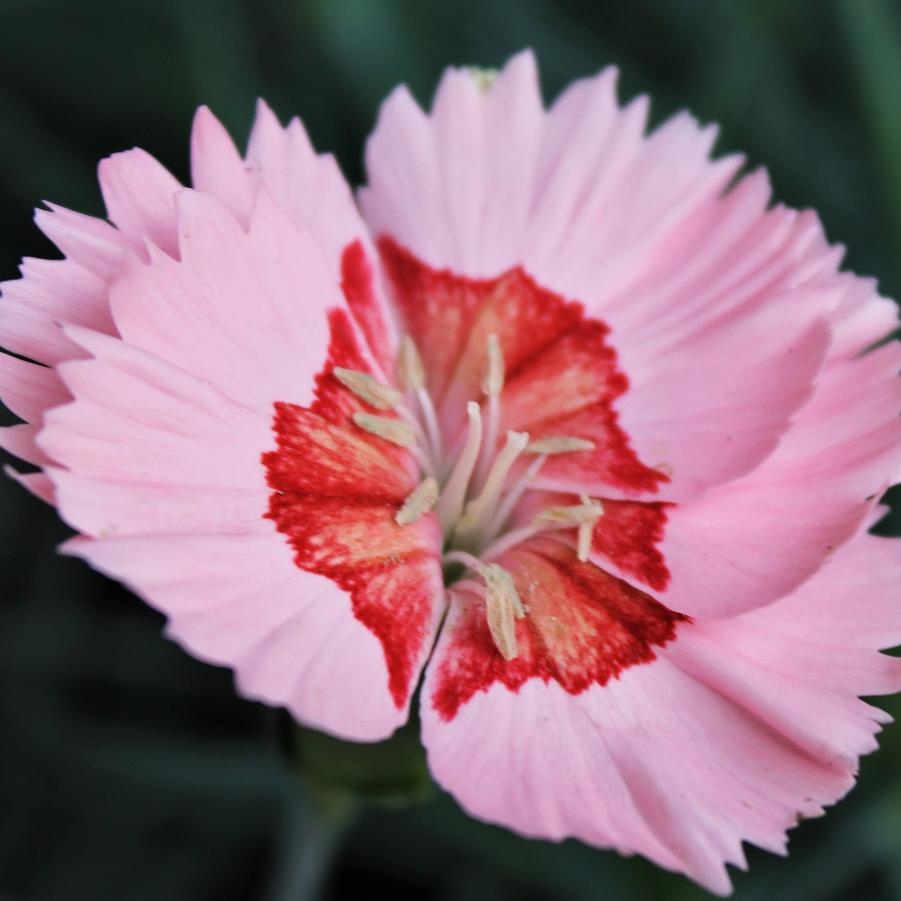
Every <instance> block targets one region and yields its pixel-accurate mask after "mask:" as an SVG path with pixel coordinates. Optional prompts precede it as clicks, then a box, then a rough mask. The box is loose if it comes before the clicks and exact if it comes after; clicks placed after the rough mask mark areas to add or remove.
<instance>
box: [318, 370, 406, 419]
mask: <svg viewBox="0 0 901 901" xmlns="http://www.w3.org/2000/svg"><path fill="white" fill-rule="evenodd" d="M332 372H333V373H334V374H335V378H336V379H338V381H339V382H341V384H342V385H344V387H345V388H347V389H349V390H350V391H352V392H353V393H354V394H356V396H357V397H359V398H361V399H362V400H364V401H366V403H367V404H369V405H370V406H371V407H375V408H376V409H377V410H393V409H394V408H395V407H396V406H397V405H398V404H399V403H400V402H401V400H403V394H401V393H400V391H398V390H397V388H392V387H391V386H390V385H383V384H382V383H381V382H378V381H376V380H375V379H374V378H373V377H372V376H371V375H367V374H366V373H365V372H357V371H356V370H355V369H345V368H344V367H343V366H336V367H335V368H334V369H333V370H332Z"/></svg>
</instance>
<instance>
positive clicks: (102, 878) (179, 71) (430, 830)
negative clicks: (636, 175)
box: [0, 0, 901, 901]
mask: <svg viewBox="0 0 901 901" xmlns="http://www.w3.org/2000/svg"><path fill="white" fill-rule="evenodd" d="M524 46H531V47H533V48H534V49H535V50H536V51H537V53H538V56H539V60H540V64H541V67H542V77H543V81H544V88H545V92H546V95H547V96H549V97H552V96H554V95H555V94H556V93H557V92H558V91H559V90H560V89H561V87H562V86H563V85H565V84H566V83H567V82H568V81H570V80H571V79H573V78H574V77H578V76H583V75H586V74H590V73H592V72H594V71H596V70H597V69H599V68H600V67H601V66H603V65H606V64H607V63H610V62H616V63H618V64H620V66H621V68H622V82H621V84H622V92H623V95H624V96H626V97H629V96H631V95H633V94H635V93H637V92H641V91H650V92H651V94H652V95H653V98H654V112H655V119H656V120H660V119H662V118H664V117H666V116H668V115H670V114H671V113H673V112H674V111H676V110H678V109H680V108H682V107H686V106H687V107H689V108H690V109H692V110H693V111H694V112H695V113H696V114H697V115H699V117H700V118H701V119H703V120H713V121H717V122H719V123H721V125H722V136H721V140H720V145H719V149H720V150H721V151H727V150H736V149H740V150H743V151H745V152H747V153H748V154H749V157H750V160H751V162H752V164H755V165H757V164H765V165H766V166H768V167H769V169H770V171H771V173H772V178H773V182H774V184H775V188H776V193H777V196H778V197H779V198H780V199H782V200H785V201H787V202H788V203H790V204H792V205H795V206H813V207H815V208H817V209H818V210H819V211H820V213H821V214H822V217H823V220H824V222H825V225H826V228H827V231H828V233H829V235H830V237H831V238H832V240H834V241H838V242H841V243H845V244H847V245H848V247H849V250H848V257H847V262H848V265H849V266H850V267H851V268H853V269H855V270H857V271H860V272H862V273H866V274H872V275H876V276H878V278H879V279H880V282H881V285H882V289H883V292H884V293H886V294H888V295H890V296H895V297H897V296H901V7H899V6H898V5H897V4H895V3H891V2H888V0H845V2H842V0H837V2H831V0H807V2H804V0H794V2H792V0H747V2H738V0H731V2H725V0H724V2H717V0H642V2H632V3H629V4H625V3H622V2H598V0H566V2H562V0H558V2H550V0H506V2H505V0H455V2H418V0H309V2H301V0H222V2H212V0H210V2H203V0H201V2H190V0H131V2H127V3H123V2H121V0H118V2H113V0H80V2H62V0H19V2H16V0H0V126H2V138H0V235H2V240H0V278H12V277H13V276H14V274H15V272H16V265H17V263H18V260H19V258H20V257H21V256H24V255H51V253H52V252H51V250H50V247H49V245H48V244H47V243H46V242H45V241H44V239H43V238H42V237H41V236H40V234H39V233H38V232H37V230H36V229H35V228H34V227H33V226H32V224H31V221H30V217H31V212H30V211H31V208H32V207H33V206H34V205H35V204H36V203H37V202H38V201H40V200H41V199H43V198H47V199H51V200H53V201H56V202H59V203H62V204H64V205H66V206H69V207H74V208H76V209H79V210H84V211H86V212H91V213H95V214H102V208H101V205H100V199H99V193H98V190H97V187H96V183H95V165H96V162H97V160H98V159H99V158H101V157H102V156H104V155H106V154H108V153H110V152H113V151H116V150H121V149H125V148H127V147H131V146H133V145H140V146H142V147H144V148H146V149H147V150H149V151H150V152H151V153H153V154H155V155H156V156H157V157H158V158H159V159H161V160H162V162H163V163H165V164H166V165H167V166H168V167H169V168H170V169H171V170H172V171H173V172H175V173H176V175H178V176H179V177H181V178H183V179H186V178H187V168H188V167H187V146H188V131H189V127H190V122H191V116H192V113H193V110H194V109H195V107H196V106H197V105H198V104H200V103H207V104H209V105H210V106H211V107H212V108H213V110H214V111H215V112H216V113H217V114H218V115H219V116H220V117H221V118H222V119H223V121H224V122H225V123H226V125H227V126H228V127H229V128H230V129H231V130H232V132H233V134H234V135H235V136H236V137H237V138H238V139H239V140H240V141H243V140H244V138H245V137H246V134H247V131H248V127H249V124H250V121H251V117H252V113H253V103H254V99H255V98H256V97H257V96H263V97H266V98H267V99H268V100H269V102H270V103H271V104H272V105H273V107H274V108H275V109H276V111H277V112H278V113H279V114H280V115H281V116H282V117H283V118H287V117H288V116H289V115H292V114H299V115H300V116H301V117H302V118H303V119H304V121H305V123H306V125H307V126H308V129H309V131H310V133H311V136H312V137H313V139H314V141H315V142H316V144H317V146H318V147H319V148H321V149H324V150H332V151H334V152H335V153H336V154H337V156H338V158H339V160H340V161H341V163H342V165H343V166H344V168H345V171H346V172H347V173H348V175H349V176H350V178H351V179H352V180H353V181H355V182H358V181H359V180H360V177H361V154H362V145H363V141H364V138H365V136H366V134H367V132H368V131H369V129H370V127H371V125H372V123H373V121H374V117H375V114H376V110H377V105H378V103H379V101H380V99H381V98H382V97H383V96H384V95H385V94H386V93H387V92H388V90H389V89H390V88H391V87H392V86H393V85H394V84H396V83H397V82H399V81H406V82H407V83H409V84H410V86H411V87H412V89H413V91H414V93H415V94H416V95H417V96H418V97H419V98H420V99H421V100H423V101H427V100H428V99H429V97H430V95H431V91H432V89H433V87H434V85H435V83H436V81H437V78H438V76H439V73H440V71H441V69H442V68H443V67H444V66H445V65H448V64H451V63H466V64H469V63H472V64H478V65H481V66H496V65H498V64H500V63H501V62H502V61H503V60H504V59H505V58H506V57H507V56H508V55H510V54H511V53H513V52H515V51H516V50H518V49H520V48H522V47H524ZM10 421H11V420H10ZM896 506H897V505H896ZM896 516H897V514H896ZM883 528H884V529H886V530H888V531H892V532H894V533H896V534H897V533H899V532H901V528H899V527H898V520H897V518H896V519H894V521H892V522H889V523H888V524H887V525H884V526H883ZM65 535H66V530H65V529H64V528H63V527H62V526H61V525H60V524H59V523H58V522H57V520H56V517H55V516H54V515H53V513H52V511H50V510H49V509H47V508H45V507H43V506H42V505H41V504H40V503H38V502H37V501H35V500H32V499H30V498H29V497H28V496H26V495H25V493H24V492H22V491H21V490H19V489H18V488H17V487H15V486H13V485H12V484H2V485H0V565H2V585H3V602H2V605H0V669H2V682H0V720H2V723H3V737H2V740H0V756H2V761H0V898H2V899H3V901H9V899H15V901H20V899H21V901H107V899H110V901H206V899H216V901H232V899H234V901H248V899H261V901H299V899H300V898H301V897H303V896H304V894H307V895H309V893H305V892H304V891H303V890H302V889H301V887H300V886H301V885H302V884H303V883H304V882H305V881H306V882H307V884H309V883H310V881H312V882H315V881H316V871H317V868H321V865H323V864H324V863H325V861H326V860H327V859H328V857H329V855H330V854H331V853H333V854H334V860H333V865H332V866H331V867H330V869H327V870H325V871H323V873H322V874H321V875H322V876H323V878H324V882H323V886H322V888H323V897H325V898H332V899H336V898H341V899H344V898H357V897H362V896H364V895H365V896H366V897H370V896H373V895H375V894H378V893H381V892H384V893H386V894H388V895H389V896H391V897H394V898H416V899H420V898H421V899H436V901H438V899H440V901H457V899H461V901H462V899H472V898H478V899H536V901H537V899H582V898H585V899H595V901H596V899H605V901H619V899H629V901H632V899H637V901H642V899H659V898H671V899H680V901H681V899H692V898H702V897H705V896H704V893H703V892H701V891H700V890H698V889H696V888H695V887H693V886H692V885H691V884H690V883H688V882H687V881H686V880H683V879H681V878H678V877H673V876H670V875H668V874H665V873H663V872H660V871H658V870H656V869H655V868H654V867H653V866H651V865H650V864H647V863H645V862H644V861H643V860H641V859H628V860H626V859H622V858H620V857H618V856H616V855H614V854H611V853H604V852H600V851H595V850H592V849H589V848H586V847H583V846H581V845H579V844H577V843H574V842H568V843H566V844H564V845H562V846H553V845H550V844H543V843H535V842H526V841H524V840H522V839H519V838H517V837H515V836H513V835H512V834H509V833H506V832H503V831H501V830H497V829H493V828H490V827H487V826H484V825H482V824H479V823H476V822H473V821H471V820H469V819H467V817H465V816H464V815H463V814H462V813H461V812H460V811H459V810H458V809H457V808H456V806H455V805H454V803H453V802H452V801H451V800H450V799H449V798H447V797H446V796H443V795H441V794H440V793H438V792H434V793H433V794H432V796H431V798H430V799H429V800H427V801H426V802H424V803H422V804H419V805H417V806H414V807H411V808H407V809H395V810H385V809H370V810H368V811H366V812H365V813H364V814H363V815H362V816H361V817H359V818H358V819H357V820H355V821H354V822H353V823H352V824H351V825H350V826H349V828H348V829H347V830H346V832H344V833H340V832H339V831H338V830H335V829H333V830H331V831H328V830H326V831H323V830H322V829H321V828H317V827H316V826H315V824H314V822H313V818H312V814H311V809H310V806H309V804H308V802H307V799H306V797H305V795H304V794H303V793H302V792H300V791H298V790H297V788H296V786H295V783H294V781H293V779H292V778H291V776H290V775H289V774H288V773H287V772H286V771H285V770H284V769H283V768H282V766H281V764H280V761H279V755H278V752H277V741H276V737H277V733H278V731H279V728H280V724H279V718H278V715H277V714H275V713H273V712H272V711H268V710H266V709H264V708H262V707H260V706H259V705H255V704H251V703H248V702H245V701H242V700H240V699H238V698H237V697H236V696H235V695H234V692H233V690H232V685H231V678H230V676H229V674H228V673H227V672H225V671H221V670H218V669H215V668H212V667H208V666H203V665H201V664H199V663H197V662H195V661H194V660H192V659H191V658H190V657H188V656H187V655H186V654H184V653H182V652H181V651H180V650H179V649H178V648H176V647H175V646H174V645H172V644H170V643H168V642H166V641H163V640H162V639H161V638H160V635H159V633H160V629H161V626H162V619H161V617H159V616H158V615H157V614H155V613H153V612H152V611H151V610H149V609H148V608H146V607H144V606H143V605H142V604H141V603H139V602H138V601H137V600H135V599H134V598H133V597H131V596H130V595H128V594H127V593H126V592H125V591H123V590H122V589H120V588H119V587H118V586H116V585H114V584H112V583H110V582H107V581H105V580H104V579H102V578H100V577H98V576H96V575H94V574H93V573H92V572H90V571H89V570H88V569H87V568H86V567H85V566H83V565H82V564H80V563H78V562H76V561H73V560H69V559H62V558H59V557H57V555H56V553H55V551H54V546H55V545H56V544H57V543H58V542H59V541H60V540H61V539H63V538H64V537H65ZM887 706H888V707H889V709H892V710H893V711H894V712H895V713H896V714H899V713H901V705H899V704H898V702H897V701H892V702H887ZM883 744H884V747H883V750H882V751H881V752H880V753H879V754H877V755H876V756H874V757H873V758H870V759H867V760H865V761H864V764H863V770H862V776H861V781H860V785H859V787H858V788H857V789H856V790H855V791H854V792H853V794H852V795H851V797H850V798H849V799H848V800H846V801H845V802H844V803H843V804H842V805H841V806H840V807H839V808H838V809H837V810H836V811H835V812H833V813H831V814H830V815H829V816H828V817H826V818H825V819H821V820H817V821H812V822H808V823H805V824H804V825H803V826H802V827H800V828H799V829H798V830H797V831H796V832H795V833H794V834H793V838H792V842H791V846H792V855H791V857H790V858H789V859H788V860H787V861H785V860H781V859H778V858H773V857H769V856H766V855H764V854H759V853H754V852H753V851H752V853H751V861H752V867H751V872H750V874H747V875H745V874H740V873H739V874H736V880H735V882H736V897H737V898H739V899H741V901H752V899H766V901H798V899H803V901H807V899H832V901H838V899H852V898H854V899H857V898H868V899H875V901H880V899H895V898H899V899H901V729H898V728H896V727H890V728H889V730H888V732H887V734H886V735H885V738H884V742H883Z"/></svg>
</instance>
